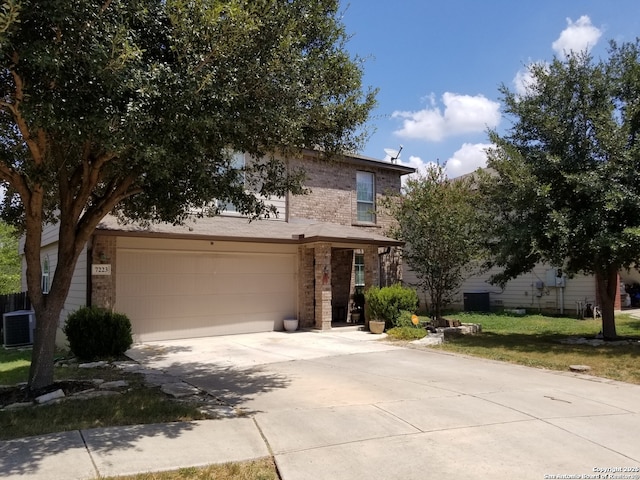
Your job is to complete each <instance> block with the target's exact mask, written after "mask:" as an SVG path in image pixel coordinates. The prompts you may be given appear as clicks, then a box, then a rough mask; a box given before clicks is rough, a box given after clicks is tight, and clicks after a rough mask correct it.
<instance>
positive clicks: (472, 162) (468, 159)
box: [446, 143, 493, 178]
mask: <svg viewBox="0 0 640 480" xmlns="http://www.w3.org/2000/svg"><path fill="white" fill-rule="evenodd" d="M492 146H493V145H492V144H490V143H473V144H471V143H465V144H463V145H462V147H460V149H459V150H458V151H456V152H455V153H454V154H453V157H451V158H450V159H449V160H447V166H446V171H447V176H448V177H449V178H456V177H459V176H460V175H464V174H465V173H471V172H473V171H475V170H477V169H478V168H484V167H486V166H487V153H486V149H487V148H491V147H492Z"/></svg>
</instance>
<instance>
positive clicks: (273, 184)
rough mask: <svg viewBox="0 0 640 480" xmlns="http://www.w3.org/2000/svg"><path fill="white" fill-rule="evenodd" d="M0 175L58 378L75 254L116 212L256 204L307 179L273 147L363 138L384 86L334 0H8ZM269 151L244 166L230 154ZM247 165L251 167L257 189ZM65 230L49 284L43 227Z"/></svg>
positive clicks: (35, 379)
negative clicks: (365, 74) (352, 50)
mask: <svg viewBox="0 0 640 480" xmlns="http://www.w3.org/2000/svg"><path fill="white" fill-rule="evenodd" d="M1 6H2V9H1V10H0V59H1V60H0V61H1V62H2V63H1V65H0V89H1V93H0V180H1V181H2V182H3V183H4V184H5V186H6V188H7V195H6V196H5V200H6V202H5V206H4V210H3V214H4V217H5V218H7V219H9V220H11V221H12V222H13V223H14V224H16V225H18V226H20V227H21V228H22V229H23V231H24V234H25V247H24V255H25V259H26V265H27V270H26V281H27V286H28V291H29V295H30V297H31V302H32V305H33V308H34V309H35V312H36V318H37V330H36V336H35V344H34V349H33V360H32V365H31V371H30V376H29V382H30V387H31V388H32V389H37V388H40V387H43V386H46V385H48V384H50V383H52V382H53V354H54V347H55V332H56V328H57V325H58V321H59V316H60V313H61V310H62V308H63V305H64V301H65V298H66V296H67V293H68V289H69V284H70V281H71V276H72V272H73V269H74V266H75V264H76V260H77V259H78V256H79V254H80V252H81V251H82V249H83V246H84V245H85V243H86V241H87V239H88V238H89V237H90V235H91V234H92V232H93V231H94V229H95V227H96V225H97V224H98V223H99V222H100V220H101V219H102V218H103V217H104V216H105V215H106V214H108V213H110V212H113V213H115V214H117V215H119V216H120V217H121V218H122V219H129V220H135V221H141V222H150V221H151V222H153V221H169V222H180V221H181V220H183V219H184V218H185V217H186V215H187V214H188V213H189V212H190V211H193V210H194V209H198V211H200V212H207V213H216V207H215V205H216V204H212V203H211V202H212V199H218V200H222V201H223V203H224V202H232V203H233V204H234V205H236V207H237V208H238V209H239V210H240V211H242V212H244V213H246V214H248V215H250V216H259V215H261V214H263V213H265V212H266V211H267V210H268V209H269V207H268V204H267V203H265V202H264V201H263V200H262V199H264V198H269V196H272V195H283V194H284V193H285V192H287V191H293V192H300V191H301V186H300V180H301V177H300V175H299V174H298V173H299V172H292V171H289V170H288V169H287V167H286V164H285V163H284V162H281V161H277V160H275V153H278V158H286V157H287V155H288V154H290V153H292V152H295V151H297V150H298V149H302V148H314V149H317V150H321V151H324V152H327V154H330V153H331V152H339V151H344V150H348V151H354V150H356V149H357V148H358V147H359V145H360V141H361V139H362V132H363V130H364V129H363V126H364V124H365V122H366V119H367V117H368V113H369V111H370V109H371V107H372V106H373V103H374V97H375V92H374V91H371V90H369V91H365V90H363V88H362V84H361V79H362V68H361V67H362V66H361V63H360V61H359V59H357V58H354V57H351V56H350V55H349V54H348V53H347V51H346V48H345V42H346V40H347V36H346V32H345V29H344V25H343V24H342V23H341V21H340V15H339V11H338V1H337V0H260V1H255V0H189V1H186V0H47V1H37V0H4V1H3V2H2V5H1ZM234 151H240V152H247V153H248V154H250V155H251V156H252V157H254V158H256V159H261V160H260V161H256V162H253V163H251V166H248V167H247V170H249V171H243V172H238V171H237V169H234V168H233V166H234V165H233V162H232V160H231V153H232V152H234ZM238 175H242V178H245V179H246V178H251V179H252V185H253V188H254V191H255V193H257V194H259V196H255V195H254V194H253V193H247V191H245V188H244V183H243V182H240V181H238V178H239V177H238ZM47 221H54V222H57V224H58V225H59V229H60V234H59V243H58V256H57V268H56V270H55V275H54V278H53V280H52V283H51V285H50V290H49V293H48V294H43V293H42V291H41V289H40V278H41V273H42V272H41V265H40V245H41V240H42V231H43V225H45V224H46V222H47Z"/></svg>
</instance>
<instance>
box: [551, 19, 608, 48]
mask: <svg viewBox="0 0 640 480" xmlns="http://www.w3.org/2000/svg"><path fill="white" fill-rule="evenodd" d="M601 35H602V30H600V29H599V28H597V27H594V26H593V25H592V24H591V19H590V18H589V17H588V16H587V15H583V16H581V17H580V18H579V19H578V20H576V21H575V23H574V22H573V21H572V20H571V19H570V18H567V28H565V29H564V30H563V31H562V32H561V33H560V37H558V39H557V40H556V41H555V42H553V43H552V44H551V48H553V50H554V51H555V52H556V53H557V54H558V55H566V54H569V53H571V52H574V53H578V52H582V51H589V50H591V49H592V48H593V47H594V46H595V44H596V43H598V40H599V39H600V36H601Z"/></svg>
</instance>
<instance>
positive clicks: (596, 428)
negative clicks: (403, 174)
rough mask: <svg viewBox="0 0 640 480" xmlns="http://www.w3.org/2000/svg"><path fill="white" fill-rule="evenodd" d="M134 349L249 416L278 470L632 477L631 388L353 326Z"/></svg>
mask: <svg viewBox="0 0 640 480" xmlns="http://www.w3.org/2000/svg"><path fill="white" fill-rule="evenodd" d="M130 353H131V356H132V357H134V358H135V359H136V360H138V361H139V362H141V363H143V364H144V365H147V366H149V367H152V368H157V369H161V370H164V371H166V372H167V373H171V374H173V375H176V376H179V377H181V378H182V379H183V380H185V381H187V382H189V383H191V384H193V385H195V386H198V387H200V388H202V389H205V390H207V391H208V392H210V393H211V394H212V395H215V396H216V397H218V398H221V399H224V400H225V401H227V402H228V403H229V404H231V405H233V406H235V407H236V408H238V409H241V410H242V411H244V412H246V413H247V414H249V415H250V416H251V417H252V418H253V421H254V422H255V425H256V427H257V428H258V429H259V430H260V433H261V435H262V437H263V438H264V440H265V442H266V443H267V447H268V449H269V451H270V452H271V453H272V454H273V456H274V458H275V459H276V463H277V465H278V469H279V472H280V474H281V476H282V478H283V479H285V480H293V479H314V480H322V479H327V480H338V479H345V480H346V479H363V478H367V479H425V478H465V477H466V478H479V479H484V478H486V479H496V478H499V479H502V478H504V479H513V478H519V479H520V478H527V479H529V478H530V479H543V478H636V479H640V470H639V467H640V441H638V438H639V436H640V386H637V385H630V384H624V383H620V382H614V381H608V380H603V379H598V378H594V377H590V376H586V375H579V374H571V373H568V372H567V373H564V372H551V371H546V370H540V369H532V368H527V367H522V366H516V365H509V364H503V363H499V362H492V361H487V360H481V359H474V358H468V357H463V356H457V355H450V354H446V353H440V352H437V351H435V350H429V349H424V350H416V349H409V348H400V347H397V346H392V345H389V344H385V343H383V342H380V341H379V337H378V336H374V335H371V334H369V333H366V332H359V331H348V332H336V331H332V332H329V333H316V332H295V333H284V332H269V333H264V334H251V335H237V336H229V337H216V338H206V339H195V340H194V339H190V340H185V341H171V342H158V343H149V344H144V345H137V346H135V347H134V348H133V349H132V350H131V352H130ZM607 469H609V471H607ZM616 469H620V470H621V471H618V472H616V473H613V471H615V470H616ZM623 469H627V471H623ZM602 472H604V473H602ZM563 475H564V476H563ZM571 475H573V476H571ZM590 475H593V476H590ZM596 475H601V476H600V477H598V476H596ZM606 475H609V476H608V477H607V476H606ZM613 475H627V476H626V477H623V476H619V477H615V476H613Z"/></svg>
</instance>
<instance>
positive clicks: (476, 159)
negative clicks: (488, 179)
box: [399, 143, 493, 178]
mask: <svg viewBox="0 0 640 480" xmlns="http://www.w3.org/2000/svg"><path fill="white" fill-rule="evenodd" d="M491 147H493V145H492V144H490V143H474V144H471V143H464V144H463V145H462V147H460V149H459V150H457V151H456V152H455V153H454V154H453V156H452V157H451V158H449V159H448V160H447V161H446V164H445V172H446V174H447V177H449V178H456V177H459V176H460V175H464V174H466V173H471V172H474V171H475V170H477V169H478V168H484V167H486V166H487V153H486V149H488V148H491ZM399 163H400V164H401V165H404V166H406V167H413V168H415V169H416V171H417V173H421V174H424V173H425V172H426V170H427V168H428V167H429V166H430V165H435V162H432V161H428V162H425V161H424V160H422V158H420V157H416V156H415V155H412V156H410V157H409V159H408V160H406V159H403V158H401V159H400V160H399ZM438 163H440V162H438Z"/></svg>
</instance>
